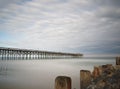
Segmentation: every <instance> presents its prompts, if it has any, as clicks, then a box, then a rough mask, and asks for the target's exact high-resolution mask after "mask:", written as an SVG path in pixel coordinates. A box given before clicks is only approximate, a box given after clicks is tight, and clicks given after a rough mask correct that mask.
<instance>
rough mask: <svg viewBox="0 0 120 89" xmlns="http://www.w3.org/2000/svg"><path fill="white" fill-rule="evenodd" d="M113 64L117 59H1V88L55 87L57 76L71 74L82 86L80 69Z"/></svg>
mask: <svg viewBox="0 0 120 89" xmlns="http://www.w3.org/2000/svg"><path fill="white" fill-rule="evenodd" d="M103 64H113V65H115V59H114V58H113V59H102V58H101V59H100V58H99V59H88V58H87V59H54V60H53V59H52V60H51V59H48V60H0V89H54V83H55V78H56V77H57V76H60V75H62V76H69V77H71V79H72V89H74V88H76V89H79V88H80V70H82V69H86V70H91V71H92V70H93V67H94V65H103Z"/></svg>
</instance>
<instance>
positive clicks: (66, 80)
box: [55, 76, 71, 89]
mask: <svg viewBox="0 0 120 89" xmlns="http://www.w3.org/2000/svg"><path fill="white" fill-rule="evenodd" d="M55 89H71V78H70V77H67V76H58V77H56V79H55Z"/></svg>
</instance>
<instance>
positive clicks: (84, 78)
mask: <svg viewBox="0 0 120 89" xmlns="http://www.w3.org/2000/svg"><path fill="white" fill-rule="evenodd" d="M90 84H91V72H90V71H88V70H81V71H80V89H87V87H88V86H89V85H90Z"/></svg>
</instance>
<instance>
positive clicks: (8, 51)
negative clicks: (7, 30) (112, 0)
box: [0, 47, 83, 60]
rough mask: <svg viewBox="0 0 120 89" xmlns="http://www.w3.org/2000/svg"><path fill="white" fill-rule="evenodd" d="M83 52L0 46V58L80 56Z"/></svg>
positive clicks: (22, 58)
mask: <svg viewBox="0 0 120 89" xmlns="http://www.w3.org/2000/svg"><path fill="white" fill-rule="evenodd" d="M81 56H83V54H78V53H64V52H51V51H40V50H32V49H19V48H5V47H0V59H1V60H17V59H21V60H24V59H25V60H27V59H28V60H30V59H60V58H80V57H81Z"/></svg>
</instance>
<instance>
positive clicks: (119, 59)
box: [116, 57, 120, 65]
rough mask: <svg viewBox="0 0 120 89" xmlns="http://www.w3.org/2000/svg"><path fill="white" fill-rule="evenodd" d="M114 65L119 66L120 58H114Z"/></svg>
mask: <svg viewBox="0 0 120 89" xmlns="http://www.w3.org/2000/svg"><path fill="white" fill-rule="evenodd" d="M116 65H120V57H116Z"/></svg>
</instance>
